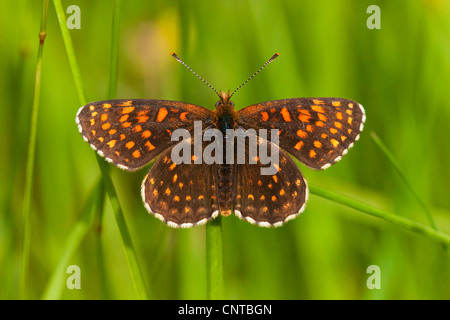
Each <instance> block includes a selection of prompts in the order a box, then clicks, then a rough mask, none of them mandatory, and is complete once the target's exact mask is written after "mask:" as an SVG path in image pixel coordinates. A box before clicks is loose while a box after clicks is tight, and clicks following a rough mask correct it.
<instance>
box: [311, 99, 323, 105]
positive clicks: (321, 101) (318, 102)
mask: <svg viewBox="0 0 450 320" xmlns="http://www.w3.org/2000/svg"><path fill="white" fill-rule="evenodd" d="M313 103H314V104H324V103H325V102H323V100H319V99H313Z"/></svg>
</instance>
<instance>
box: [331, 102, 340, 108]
mask: <svg viewBox="0 0 450 320" xmlns="http://www.w3.org/2000/svg"><path fill="white" fill-rule="evenodd" d="M331 104H332V105H333V106H335V107H340V106H341V102H340V101H333V102H332V103H331Z"/></svg>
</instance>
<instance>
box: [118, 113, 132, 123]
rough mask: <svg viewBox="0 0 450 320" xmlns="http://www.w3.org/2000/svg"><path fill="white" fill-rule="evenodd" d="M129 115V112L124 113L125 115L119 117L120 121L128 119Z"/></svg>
mask: <svg viewBox="0 0 450 320" xmlns="http://www.w3.org/2000/svg"><path fill="white" fill-rule="evenodd" d="M129 116H130V115H129V114H126V115H123V116H121V117H120V118H119V121H120V122H124V121H127V120H128V117H129Z"/></svg>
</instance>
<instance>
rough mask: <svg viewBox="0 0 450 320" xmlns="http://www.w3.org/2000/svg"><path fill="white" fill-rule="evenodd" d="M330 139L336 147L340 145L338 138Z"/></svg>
mask: <svg viewBox="0 0 450 320" xmlns="http://www.w3.org/2000/svg"><path fill="white" fill-rule="evenodd" d="M330 141H331V143H332V144H333V147H335V148H336V147H337V146H338V145H339V141H337V140H336V139H331V140H330Z"/></svg>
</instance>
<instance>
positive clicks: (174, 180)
mask: <svg viewBox="0 0 450 320" xmlns="http://www.w3.org/2000/svg"><path fill="white" fill-rule="evenodd" d="M177 179H178V175H177V174H174V176H173V178H172V181H173V183H175V182H177Z"/></svg>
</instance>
